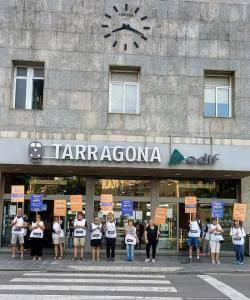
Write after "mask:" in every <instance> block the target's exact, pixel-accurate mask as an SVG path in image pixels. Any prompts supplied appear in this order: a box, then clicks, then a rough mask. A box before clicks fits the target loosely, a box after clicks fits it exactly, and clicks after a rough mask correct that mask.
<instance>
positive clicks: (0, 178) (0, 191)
mask: <svg viewBox="0 0 250 300" xmlns="http://www.w3.org/2000/svg"><path fill="white" fill-rule="evenodd" d="M4 183H5V176H4V174H3V173H0V199H1V201H0V247H2V233H3V206H4V200H3V195H4Z"/></svg>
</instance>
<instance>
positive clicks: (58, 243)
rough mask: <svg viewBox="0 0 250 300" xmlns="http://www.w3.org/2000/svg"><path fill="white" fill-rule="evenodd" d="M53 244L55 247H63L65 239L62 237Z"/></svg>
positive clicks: (53, 241) (53, 240) (54, 240)
mask: <svg viewBox="0 0 250 300" xmlns="http://www.w3.org/2000/svg"><path fill="white" fill-rule="evenodd" d="M52 244H53V245H61V244H64V238H63V237H61V238H59V239H52Z"/></svg>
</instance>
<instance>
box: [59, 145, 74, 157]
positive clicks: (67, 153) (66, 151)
mask: <svg viewBox="0 0 250 300" xmlns="http://www.w3.org/2000/svg"><path fill="white" fill-rule="evenodd" d="M66 158H69V159H74V158H73V153H72V150H71V146H70V145H65V147H64V150H63V154H62V159H66Z"/></svg>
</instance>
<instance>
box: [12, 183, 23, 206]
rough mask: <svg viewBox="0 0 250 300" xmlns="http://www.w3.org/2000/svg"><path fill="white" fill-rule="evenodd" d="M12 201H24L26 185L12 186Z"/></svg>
mask: <svg viewBox="0 0 250 300" xmlns="http://www.w3.org/2000/svg"><path fill="white" fill-rule="evenodd" d="M11 202H21V203H23V202H24V185H12V186H11Z"/></svg>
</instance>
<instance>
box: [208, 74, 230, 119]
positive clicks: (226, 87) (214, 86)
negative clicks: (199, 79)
mask: <svg viewBox="0 0 250 300" xmlns="http://www.w3.org/2000/svg"><path fill="white" fill-rule="evenodd" d="M206 77H229V85H218V86H217V85H209V84H206V85H205V84H204V91H203V95H204V96H203V97H204V103H203V115H204V117H205V118H231V117H232V75H227V74H221V75H213V74H211V75H205V77H204V80H205V78H206ZM206 88H213V89H215V116H211V117H210V116H206V115H205V104H206V101H205V89H206ZM219 89H227V90H228V91H229V93H228V95H229V99H228V116H225V117H224V116H218V92H217V91H218V90H219Z"/></svg>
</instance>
